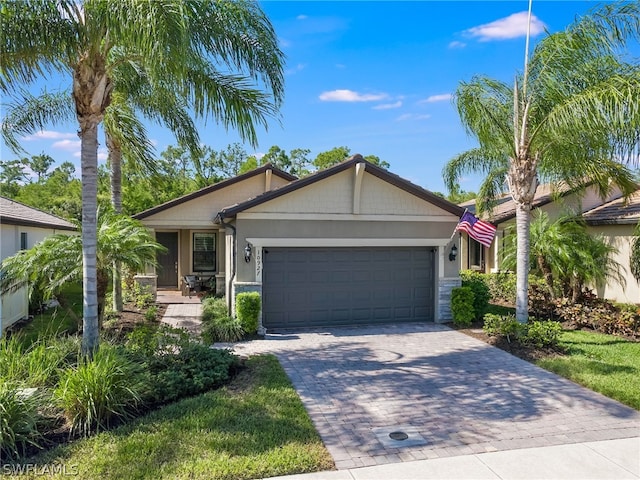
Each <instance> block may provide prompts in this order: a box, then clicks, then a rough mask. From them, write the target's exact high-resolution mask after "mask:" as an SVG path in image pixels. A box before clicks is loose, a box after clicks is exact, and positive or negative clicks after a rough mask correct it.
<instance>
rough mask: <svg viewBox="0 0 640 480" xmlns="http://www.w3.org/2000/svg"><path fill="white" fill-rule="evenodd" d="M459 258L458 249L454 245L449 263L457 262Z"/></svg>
mask: <svg viewBox="0 0 640 480" xmlns="http://www.w3.org/2000/svg"><path fill="white" fill-rule="evenodd" d="M457 256H458V247H456V246H455V245H454V246H453V247H451V251H450V252H449V261H450V262H455V261H456V257H457Z"/></svg>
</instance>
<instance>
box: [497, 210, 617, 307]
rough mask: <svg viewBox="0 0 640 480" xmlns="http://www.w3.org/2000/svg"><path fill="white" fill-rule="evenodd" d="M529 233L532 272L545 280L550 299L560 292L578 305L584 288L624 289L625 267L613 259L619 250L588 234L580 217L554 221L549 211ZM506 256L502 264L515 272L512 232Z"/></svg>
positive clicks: (540, 214)
mask: <svg viewBox="0 0 640 480" xmlns="http://www.w3.org/2000/svg"><path fill="white" fill-rule="evenodd" d="M529 233H530V237H529V238H530V244H529V254H530V260H529V261H530V264H531V266H532V268H531V271H532V272H533V273H537V274H538V275H541V276H542V277H543V278H544V280H545V283H546V285H547V289H548V291H549V295H550V297H551V298H555V297H556V295H557V293H558V292H559V291H560V292H561V293H562V295H564V296H565V297H571V299H572V300H573V301H574V302H577V301H578V299H579V297H580V295H581V294H582V292H583V290H584V286H585V285H594V286H595V285H598V284H599V283H602V282H604V281H607V280H612V281H615V282H618V283H620V284H621V285H623V286H624V283H625V279H624V276H623V275H622V265H620V264H619V263H618V262H616V261H615V259H614V254H615V253H617V249H616V248H615V247H614V246H612V245H609V244H608V243H607V242H606V241H605V240H604V238H603V237H602V236H594V235H591V234H589V232H588V231H587V224H586V223H585V222H584V220H583V219H582V218H581V217H577V216H575V215H571V214H568V215H563V216H561V217H559V218H558V219H556V220H555V221H553V222H552V221H550V220H549V215H548V214H547V213H546V212H538V214H537V215H535V218H534V219H533V221H532V222H531V225H530V231H529ZM503 254H504V257H503V259H502V262H501V265H502V266H503V267H504V268H505V269H507V270H509V269H513V268H514V267H515V265H516V259H517V236H516V235H515V234H514V233H513V232H512V233H511V234H510V235H508V236H507V237H506V238H505V247H504V250H503Z"/></svg>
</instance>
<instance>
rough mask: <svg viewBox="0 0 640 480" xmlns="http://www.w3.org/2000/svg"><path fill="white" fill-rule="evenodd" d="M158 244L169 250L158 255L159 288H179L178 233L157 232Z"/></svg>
mask: <svg viewBox="0 0 640 480" xmlns="http://www.w3.org/2000/svg"><path fill="white" fill-rule="evenodd" d="M156 242H158V243H159V244H160V245H162V246H164V247H165V248H166V249H167V252H166V253H160V254H158V264H159V265H158V287H163V288H178V232H156Z"/></svg>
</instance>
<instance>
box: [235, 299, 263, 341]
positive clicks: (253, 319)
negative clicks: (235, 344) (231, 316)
mask: <svg viewBox="0 0 640 480" xmlns="http://www.w3.org/2000/svg"><path fill="white" fill-rule="evenodd" d="M260 307H261V301H260V294H259V293H258V292H243V293H239V294H238V295H237V296H236V313H237V315H238V320H240V325H242V329H243V330H244V331H245V332H247V333H256V332H257V331H258V318H259V317H260Z"/></svg>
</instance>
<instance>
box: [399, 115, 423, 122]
mask: <svg viewBox="0 0 640 480" xmlns="http://www.w3.org/2000/svg"><path fill="white" fill-rule="evenodd" d="M427 118H431V115H428V114H417V113H404V114H402V115H400V116H399V117H398V118H396V122H405V121H407V120H426V119H427Z"/></svg>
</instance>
